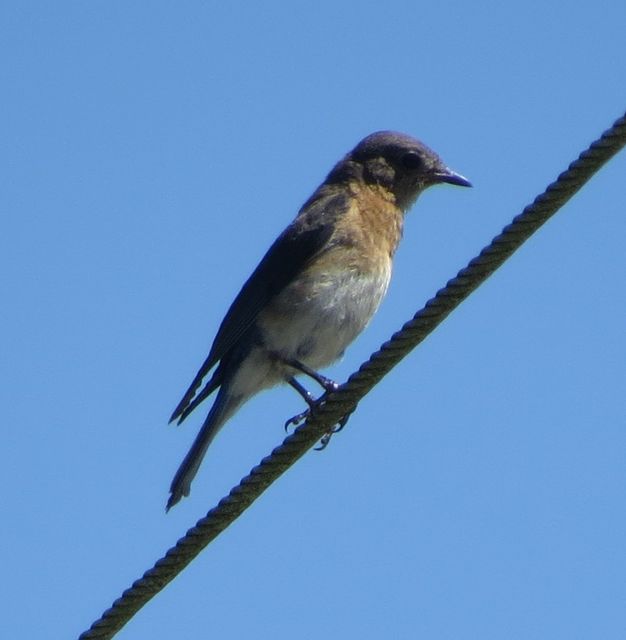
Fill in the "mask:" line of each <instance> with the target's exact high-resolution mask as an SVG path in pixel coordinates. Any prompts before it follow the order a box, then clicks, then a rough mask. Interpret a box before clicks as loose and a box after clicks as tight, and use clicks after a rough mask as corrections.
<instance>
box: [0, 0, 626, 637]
mask: <svg viewBox="0 0 626 640" xmlns="http://www.w3.org/2000/svg"><path fill="white" fill-rule="evenodd" d="M625 21H626V5H624V3H623V2H618V1H617V0H615V1H614V2H598V3H582V2H579V3H569V4H568V8H567V11H566V12H565V11H563V4H562V3H547V4H546V3H539V2H526V3H515V4H513V3H495V2H486V3H480V4H479V5H478V6H476V5H472V6H470V5H469V4H467V3H461V2H454V1H451V2H446V3H443V4H441V5H439V6H436V5H435V4H434V3H417V2H396V1H393V0H391V1H389V2H385V3H380V2H359V3H356V2H348V3H339V4H338V3H332V2H325V1H318V2H315V3H303V2H298V3H291V4H290V5H289V6H288V5H287V4H285V3H282V2H267V3H258V4H253V3H247V4H244V3H239V2H237V3H229V4H227V3H206V2H186V3H165V2H154V3H149V4H147V3H139V2H132V1H131V2H89V3H85V2H55V3H50V2H26V3H17V2H9V1H7V2H4V3H2V6H1V7H0V31H1V32H2V37H1V38H0V48H1V56H0V78H1V81H2V93H3V99H2V101H0V114H1V117H0V135H1V144H0V162H1V165H2V166H1V173H2V189H1V190H0V191H1V195H0V202H1V203H2V204H1V209H2V220H3V230H4V232H3V233H2V234H1V237H0V260H1V265H0V266H1V270H2V274H3V277H2V278H1V279H0V294H1V295H2V300H3V301H4V305H3V311H2V314H1V316H0V317H1V318H2V333H3V337H4V339H3V340H2V357H1V359H0V366H1V371H2V385H0V388H1V390H0V393H1V394H2V406H3V409H4V416H5V419H4V425H5V426H4V430H3V433H4V435H3V440H4V446H3V451H4V459H3V463H2V465H0V482H1V485H2V487H3V496H4V497H3V500H2V503H3V514H4V525H3V527H2V528H1V530H0V555H1V558H2V566H3V575H4V577H3V579H2V581H0V584H1V589H2V593H1V594H0V596H1V597H0V602H1V603H2V604H0V609H1V610H2V619H3V631H4V633H5V634H6V636H7V637H46V638H67V637H74V636H77V635H78V634H79V633H80V632H81V631H82V630H84V629H85V628H87V627H88V626H89V624H91V622H92V621H93V620H94V619H95V618H96V617H98V616H99V615H100V614H101V612H102V611H103V609H104V608H106V607H108V606H109V605H110V604H111V602H112V601H113V600H114V599H115V598H116V597H118V596H119V594H120V593H121V591H122V590H123V589H124V588H126V587H127V586H129V585H130V583H131V582H132V581H133V580H134V579H135V578H137V577H138V576H139V575H141V573H142V572H143V571H144V570H145V569H147V568H148V567H150V566H151V565H152V563H153V562H154V561H155V560H156V559H157V558H158V557H160V556H161V555H162V553H163V552H164V551H165V550H166V549H167V548H168V547H169V546H170V545H171V544H173V543H174V542H175V540H176V539H177V538H178V537H179V536H180V535H182V533H183V532H184V531H185V530H186V529H187V528H188V527H189V526H190V525H192V524H193V523H194V522H195V521H196V519H197V518H198V517H200V516H202V515H204V513H205V512H206V511H207V510H208V509H209V508H210V507H211V506H213V504H214V503H215V502H216V501H217V500H218V499H219V498H220V497H221V496H222V495H224V494H225V493H226V492H227V491H228V490H229V489H230V487H231V486H232V485H233V484H235V483H236V482H237V481H238V480H239V479H240V477H241V476H243V475H244V474H245V473H247V471H248V470H249V468H250V467H251V466H252V465H254V464H255V463H256V462H258V461H259V460H260V459H261V458H262V457H263V456H264V455H266V454H267V453H268V452H269V451H270V449H271V448H272V447H273V446H274V445H275V444H277V443H278V442H280V440H281V439H282V437H283V431H282V424H283V422H284V420H285V419H286V418H287V417H289V416H291V415H292V414H294V413H296V412H297V411H299V410H300V409H301V408H302V403H301V401H300V400H299V398H298V397H297V396H296V394H294V393H293V391H292V390H290V389H288V388H287V389H276V390H273V391H271V392H267V393H265V394H263V395H261V396H259V397H257V398H256V399H255V400H253V401H252V402H250V403H249V404H248V405H246V407H245V408H244V409H243V410H242V411H241V412H240V413H239V414H238V415H237V416H236V417H235V418H234V419H233V420H232V421H231V422H230V423H229V424H228V425H227V426H226V427H225V428H224V430H223V431H222V432H221V433H220V435H219V437H218V439H217V440H216V441H215V443H214V444H213V446H212V447H211V449H210V451H209V453H208V455H207V458H206V460H205V463H204V465H203V467H202V470H201V472H200V473H199V475H198V477H197V479H196V481H195V483H194V486H193V492H192V495H191V496H190V498H188V499H186V500H185V501H183V502H182V503H181V504H180V505H179V506H177V507H176V508H175V509H173V510H172V511H171V512H170V513H169V514H168V515H165V512H164V505H165V501H166V498H167V489H168V486H169V483H170V481H171V478H172V475H173V473H174V471H175V470H176V468H177V466H178V464H179V463H180V461H181V459H182V457H183V456H184V454H185V452H186V451H187V448H188V446H189V444H190V443H191V440H192V439H193V437H194V435H195V433H196V430H197V428H198V426H199V422H200V420H201V416H200V415H198V416H197V417H195V418H194V419H190V420H189V421H188V422H187V423H185V425H184V426H183V427H181V428H174V427H170V426H167V418H168V416H169V414H170V413H171V411H172V409H173V408H174V406H175V405H176V403H177V402H178V400H179V398H180V396H181V394H182V393H183V391H184V390H185V389H186V387H187V385H188V383H189V382H190V380H191V378H192V377H193V375H194V374H195V372H196V370H197V368H198V366H199V365H200V363H201V361H202V360H203V358H204V357H205V355H206V353H207V350H208V348H209V346H210V343H211V341H212V338H213V336H214V333H215V331H216V329H217V327H218V325H219V322H220V321H221V318H222V316H223V313H224V312H225V311H226V309H227V308H228V305H229V304H230V302H231V301H232V299H233V297H234V295H235V294H236V293H237V291H238V290H239V287H240V286H241V284H242V283H243V281H244V280H245V278H246V277H247V276H248V275H249V273H250V271H251V270H252V269H253V268H254V266H255V265H256V263H257V261H258V260H259V258H260V257H261V256H262V255H263V253H264V252H265V250H266V249H267V247H268V246H269V244H270V243H271V241H272V240H273V239H274V237H275V236H276V235H277V234H278V233H279V232H280V231H281V230H282V228H283V227H284V226H285V225H286V224H287V223H288V222H289V221H290V220H291V218H292V217H293V216H294V215H295V213H296V212H297V210H298V208H299V207H300V205H301V204H302V203H303V202H304V201H305V200H306V198H307V197H308V196H309V194H310V193H311V192H312V190H313V189H314V188H315V187H316V186H317V185H318V184H319V183H320V182H321V180H323V178H324V177H325V175H326V173H327V172H328V170H329V169H330V168H331V166H332V165H333V163H334V162H336V161H337V160H338V159H339V158H340V157H341V156H342V155H343V154H344V153H345V152H347V151H348V150H349V149H350V148H351V147H352V146H353V145H354V144H355V143H356V142H358V140H359V139H360V138H362V137H363V136H365V135H366V134H368V133H370V132H372V131H375V130H379V129H397V130H400V131H405V132H407V133H410V134H412V135H414V136H416V137H419V138H421V139H422V140H424V141H425V142H426V143H427V144H429V145H430V146H431V147H433V148H434V149H435V150H436V151H437V152H439V153H440V155H441V156H442V157H443V158H444V160H445V161H446V162H447V163H448V164H449V165H450V166H451V167H453V168H454V169H456V170H457V171H459V172H461V173H463V174H464V175H467V176H468V177H469V178H470V179H471V180H472V181H473V183H474V185H475V187H474V189H472V190H462V189H454V188H452V187H445V188H444V187H440V188H437V189H432V190H431V191H429V192H428V193H427V194H425V195H424V196H423V197H422V198H421V199H420V201H419V202H418V204H417V205H416V207H415V208H414V210H413V211H412V212H411V213H410V215H409V217H408V219H407V223H406V228H405V237H404V240H403V244H402V245H401V248H400V250H399V253H398V256H397V260H396V265H395V273H394V279H393V282H392V286H391V290H390V292H389V295H388V298H387V300H386V301H385V303H384V304H383V306H382V307H381V309H380V311H379V313H378V315H377V317H376V319H375V320H374V322H373V323H372V325H371V326H370V327H369V328H368V330H367V331H366V332H365V333H364V334H363V335H362V336H361V337H360V338H359V340H358V341H357V342H356V343H355V344H354V345H353V346H352V347H351V348H350V349H349V350H348V352H347V354H346V356H345V358H344V359H343V361H341V362H340V363H338V364H337V365H335V366H334V367H332V368H331V369H329V370H328V372H327V373H329V375H332V376H333V377H334V378H336V379H337V380H339V381H342V380H344V379H345V378H346V377H347V376H348V375H349V373H350V372H351V371H352V370H354V369H355V368H357V367H358V365H359V364H360V363H361V362H362V361H363V360H364V359H365V358H367V357H368V355H369V354H370V352H371V351H373V350H374V349H375V348H377V347H378V346H379V344H380V343H381V342H382V341H383V340H385V339H386V338H387V337H388V336H389V335H390V334H391V333H392V332H393V331H395V330H396V329H397V328H398V327H399V326H400V325H401V324H402V323H403V322H404V321H405V320H406V319H408V318H409V317H410V316H411V315H412V314H413V313H414V312H415V310H417V309H418V308H420V307H421V306H422V304H423V302H424V301H425V300H426V299H427V298H428V297H430V296H431V295H432V294H433V293H434V292H435V291H436V289H437V288H438V287H440V286H442V285H443V284H444V282H445V281H446V280H447V279H448V278H449V277H451V276H452V275H454V274H455V273H456V271H457V270H458V269H459V268H461V267H462V266H464V265H465V264H466V263H467V261H468V260H469V259H470V258H471V257H473V256H474V255H475V254H476V253H477V251H478V250H479V249H480V248H481V247H482V246H483V245H484V244H486V243H487V242H488V241H489V240H490V239H491V238H492V237H493V236H494V235H495V234H496V233H498V232H499V230H500V229H501V228H502V226H504V225H505V224H507V223H508V222H509V221H510V219H511V218H512V216H513V215H515V214H517V213H518V212H519V211H520V210H521V208H522V207H523V206H524V205H525V204H527V203H528V202H530V201H531V200H532V199H533V198H534V196H535V195H536V194H537V193H539V192H540V191H541V190H543V188H544V187H545V186H546V185H547V184H548V182H550V181H551V180H553V179H554V178H555V177H556V175H557V174H558V173H559V172H560V171H561V170H563V169H564V168H565V167H566V166H567V164H568V163H569V162H570V161H571V160H572V159H573V158H574V157H575V156H576V155H577V154H578V153H579V152H580V151H581V150H582V149H583V148H585V147H586V146H587V144H588V143H589V142H590V141H591V140H593V139H594V138H595V137H597V136H598V135H599V134H600V133H601V132H602V130H604V129H605V128H607V127H608V126H609V125H610V124H611V123H612V122H613V120H614V119H615V118H617V117H619V116H620V115H622V114H623V112H624V109H625V107H626V85H625V84H624V82H623V78H624V77H626V54H625V53H624V46H623V43H624V34H623V25H624V24H625ZM625 175H626V154H621V155H620V156H618V157H617V158H615V160H614V161H613V162H612V163H610V165H608V166H607V167H605V168H604V169H603V170H602V171H601V173H600V174H598V175H597V176H596V177H595V178H594V179H593V181H592V182H591V183H590V184H588V185H587V186H586V187H585V188H584V190H583V191H582V192H581V193H579V194H578V195H577V196H576V197H575V199H574V200H572V201H571V202H570V203H569V204H568V205H567V206H566V207H565V208H564V209H563V210H562V211H561V212H560V213H559V214H558V215H557V216H556V217H555V218H554V219H553V220H551V221H550V222H549V223H548V224H547V225H546V226H545V227H544V228H543V229H541V230H540V232H539V233H538V234H537V235H536V236H535V237H533V238H532V239H531V240H530V242H528V243H527V245H526V246H524V247H523V248H522V249H521V250H520V251H519V252H518V253H517V254H516V255H515V256H514V257H513V258H512V259H511V260H510V261H509V262H508V263H507V264H506V265H505V266H504V267H503V268H502V269H501V270H499V271H498V273H497V274H496V275H495V276H494V277H492V278H491V279H490V280H489V281H488V283H487V284H485V285H484V286H482V287H481V288H480V289H479V290H478V291H477V292H476V293H475V294H474V295H473V296H472V297H471V299H469V300H468V301H467V302H466V303H464V304H463V305H462V307H461V308H459V309H458V310H457V311H456V312H455V313H454V314H453V315H452V316H451V317H449V318H448V319H447V320H446V322H445V323H444V324H443V325H442V326H441V327H440V328H439V329H438V330H437V331H436V332H435V333H434V334H433V335H432V336H430V337H429V338H428V340H427V341H426V342H425V343H424V344H423V345H422V346H421V347H420V348H419V349H418V350H417V351H416V352H414V353H413V354H412V355H411V356H410V357H409V358H407V359H406V360H405V361H403V362H402V363H401V365H400V366H399V367H397V369H396V370H394V372H393V373H392V374H391V375H390V376H388V377H387V378H386V379H385V380H384V381H383V382H382V383H381V384H380V385H379V386H378V387H377V388H376V389H375V390H374V392H373V393H372V394H371V395H370V396H368V397H367V398H366V399H365V400H364V401H363V402H362V403H361V405H360V406H359V409H358V411H357V413H356V414H355V415H354V416H353V417H352V419H351V421H350V423H349V426H348V427H347V428H346V429H345V430H344V431H343V432H342V433H341V435H339V436H337V437H336V438H334V439H333V442H332V444H331V446H330V447H329V448H328V449H327V450H326V451H325V452H324V453H315V452H311V453H309V454H308V455H307V456H305V457H304V458H303V459H302V460H301V461H300V462H299V463H298V464H297V466H295V467H294V468H292V469H291V470H290V471H289V472H288V473H287V474H286V475H285V476H284V477H283V478H282V479H281V480H280V481H279V482H278V483H277V484H276V485H275V486H273V487H272V488H271V489H270V490H269V491H268V492H267V493H266V494H265V495H264V496H263V497H262V498H261V499H260V500H259V501H258V502H257V503H256V504H255V505H254V506H253V507H252V508H251V509H250V510H249V511H248V512H247V513H246V514H245V515H244V516H243V517H242V518H241V519H240V520H239V521H238V522H236V523H235V524H234V526H232V527H231V528H230V529H229V530H228V531H227V532H226V533H225V534H224V535H222V536H221V537H220V538H219V539H218V540H216V541H215V543H214V544H212V545H211V546H210V547H209V548H207V549H206V550H205V551H204V553H203V554H202V555H201V556H200V557H199V558H198V559H197V560H196V561H195V562H194V563H193V564H192V565H191V566H190V567H189V568H188V569H187V570H186V571H185V572H184V573H183V574H182V575H181V576H179V577H178V578H177V579H176V580H175V581H174V582H173V583H172V584H170V585H169V586H168V587H167V588H166V589H165V590H164V591H163V592H162V593H161V594H160V595H159V596H158V597H156V598H155V599H154V600H153V601H152V602H151V603H150V604H149V605H148V606H146V607H145V608H144V609H143V610H142V611H141V612H140V613H139V614H138V615H137V616H136V618H135V619H134V620H133V621H132V622H131V623H130V624H129V625H128V626H127V627H126V628H125V629H124V630H123V631H122V632H121V633H120V634H119V636H118V637H119V638H129V639H130V638H132V639H133V640H137V639H138V640H142V639H144V638H145V639H147V638H151V639H154V638H171V637H179V638H187V637H197V636H199V635H201V636H202V637H204V636H207V637H209V636H211V637H213V636H215V637H220V638H223V639H230V638H233V639H235V638H242V637H248V636H250V635H252V634H255V635H256V636H257V637H270V636H271V637H273V638H276V639H279V638H293V637H301V638H319V637H326V638H339V637H342V638H344V637H359V638H381V637H392V638H418V637H423V638H438V639H439V638H444V639H445V638H450V639H452V638H454V639H458V638H480V639H481V640H488V639H491V638H493V639H496V638H498V639H500V638H507V639H509V640H515V639H518V638H519V639H522V638H523V639H524V640H529V639H534V638H554V637H557V638H561V637H562V638H564V637H567V638H590V637H597V638H623V637H624V632H625V630H626V609H625V608H624V602H625V601H626V581H625V580H624V575H626V547H625V542H624V541H625V540H626V516H625V515H624V503H625V497H626V462H625V455H624V451H625V450H626V428H625V427H626V420H625V416H626V394H624V387H625V366H624V362H625V361H626V335H625V332H624V319H625V317H626V313H625V312H626V303H625V296H624V276H625V266H626V259H625V254H624V245H623V243H624V234H625V232H626V217H625V216H624V210H625V206H624V203H625V202H626V180H625V179H624V177H625Z"/></svg>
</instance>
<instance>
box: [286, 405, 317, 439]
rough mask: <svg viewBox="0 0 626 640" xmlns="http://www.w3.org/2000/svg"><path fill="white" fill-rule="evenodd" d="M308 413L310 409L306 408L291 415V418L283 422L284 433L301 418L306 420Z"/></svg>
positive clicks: (300, 420)
mask: <svg viewBox="0 0 626 640" xmlns="http://www.w3.org/2000/svg"><path fill="white" fill-rule="evenodd" d="M310 413H311V409H306V410H305V411H302V412H301V413H297V414H296V415H295V416H291V418H289V420H287V421H286V422H285V433H287V432H288V431H289V427H297V426H298V425H299V424H300V423H301V422H302V421H303V420H306V418H308V417H309V414H310Z"/></svg>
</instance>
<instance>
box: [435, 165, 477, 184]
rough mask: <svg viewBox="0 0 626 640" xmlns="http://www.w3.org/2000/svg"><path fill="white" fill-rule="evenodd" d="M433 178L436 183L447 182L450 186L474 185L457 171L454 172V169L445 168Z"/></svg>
mask: <svg viewBox="0 0 626 640" xmlns="http://www.w3.org/2000/svg"><path fill="white" fill-rule="evenodd" d="M433 177H434V178H435V182H447V183H448V184H455V185H457V186H459V187H471V186H472V183H471V182H470V181H469V180H468V179H467V178H466V177H464V176H462V175H461V174H460V173H457V172H456V171H452V169H448V167H443V169H440V170H439V171H437V172H435V174H434V176H433Z"/></svg>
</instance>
